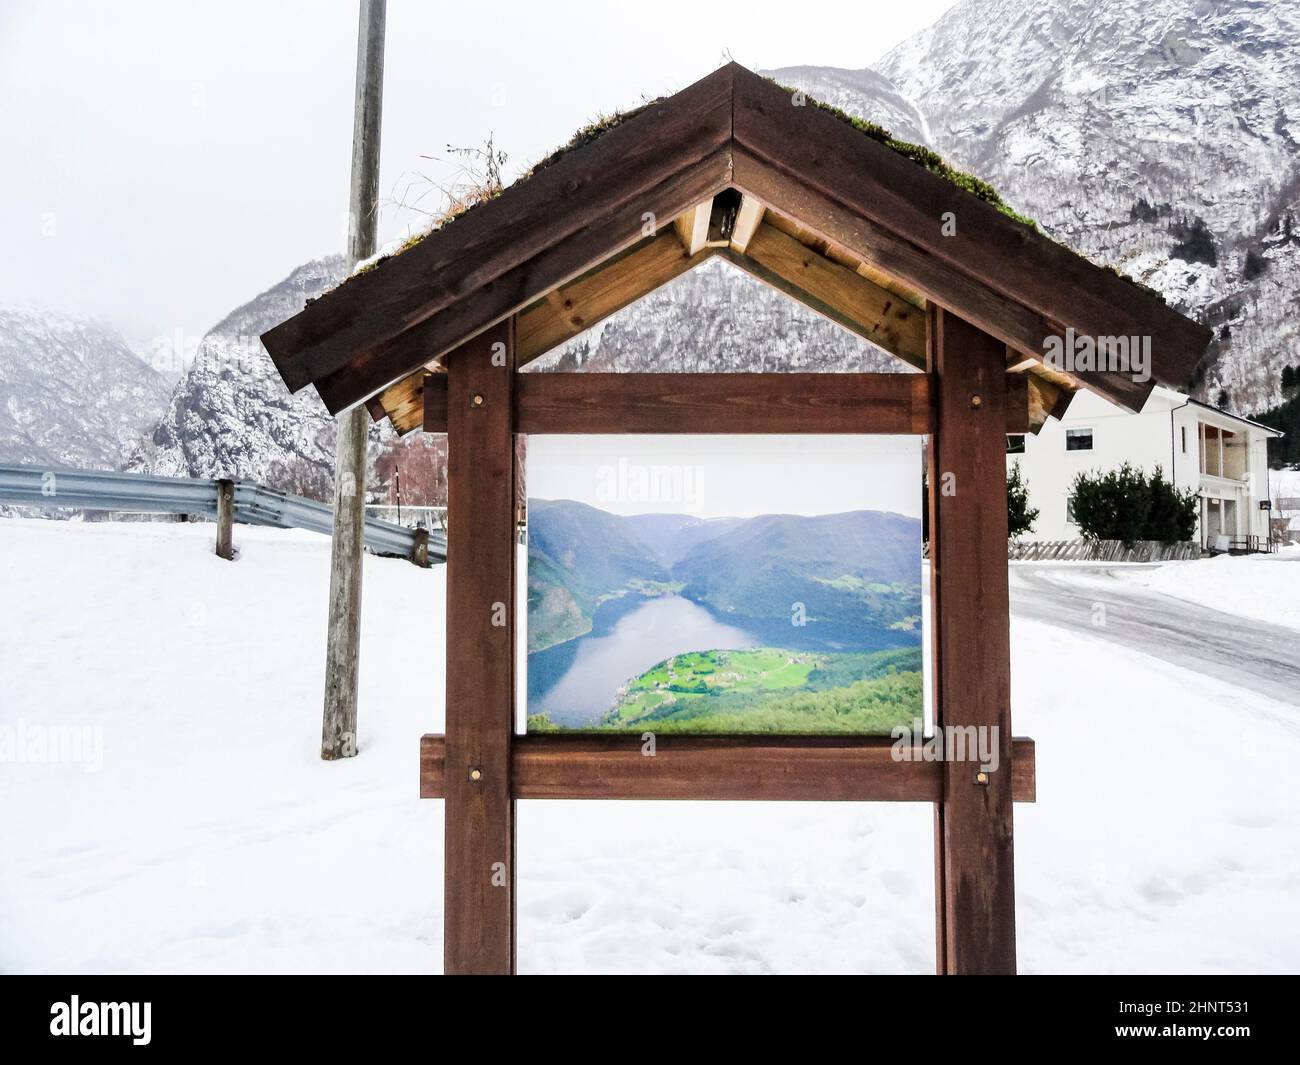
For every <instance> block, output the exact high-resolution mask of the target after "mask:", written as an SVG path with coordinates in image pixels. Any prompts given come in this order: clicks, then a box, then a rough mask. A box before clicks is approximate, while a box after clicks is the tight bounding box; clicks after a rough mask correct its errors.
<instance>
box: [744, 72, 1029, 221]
mask: <svg viewBox="0 0 1300 1065" xmlns="http://www.w3.org/2000/svg"><path fill="white" fill-rule="evenodd" d="M767 80H768V81H770V82H771V83H772V84H773V85H775V86H776V87H777V88H778V89H780V90H781V91H782V92H785V93H789V94H790V95H791V96H794V95H796V94H800V93H801V94H802V96H803V99H804V100H805V101H806V102H807V103H810V104H812V105H813V106H814V107H816V108H817V109H818V110H819V111H825V112H826V113H827V114H828V115H834V116H835V117H836V118H838V119H839V120H840V121H841V122H845V123H847V124H848V125H850V126H852V127H853V128H854V129H856V130H857V131H858V132H859V133H862V134H865V135H866V136H868V137H870V138H871V139H872V140H873V141H876V142H877V143H879V144H883V145H884V146H885V147H886V148H888V149H889V150H890V151H893V152H897V153H898V154H899V155H901V156H903V158H904V159H910V160H911V161H912V162H913V163H916V165H917V166H922V167H924V168H925V169H926V170H928V171H930V173H932V174H935V175H937V176H938V177H941V178H943V179H944V180H945V181H948V182H951V183H952V184H954V185H956V186H957V187H958V188H959V189H963V190H964V191H966V192H969V193H970V194H971V195H972V196H975V197H976V198H978V199H981V200H983V201H984V202H985V203H987V204H989V205H990V206H991V207H996V208H997V209H998V210H999V211H1001V212H1002V213H1003V214H1004V215H1006V216H1007V217H1008V218H1014V219H1015V220H1016V221H1017V222H1020V223H1021V224H1022V225H1026V226H1029V227H1030V228H1031V229H1033V230H1035V231H1037V230H1038V223H1037V222H1035V221H1034V220H1033V219H1032V218H1030V217H1028V216H1027V215H1023V214H1021V213H1020V212H1019V211H1016V210H1014V209H1013V208H1012V207H1011V206H1010V205H1009V204H1008V203H1007V202H1006V200H1004V199H1003V198H1002V197H1001V196H1000V195H999V194H998V190H997V189H995V188H994V187H993V186H992V185H990V184H989V183H988V182H987V181H982V180H980V179H979V178H977V177H976V176H975V175H974V174H967V173H966V172H965V171H963V170H958V169H957V168H956V167H954V166H951V165H950V164H949V163H948V161H947V160H946V159H944V157H943V156H941V155H940V154H939V153H938V152H936V151H933V150H932V149H930V148H927V147H925V145H923V144H912V143H911V142H910V141H904V140H899V139H898V138H897V137H895V136H894V135H893V134H892V133H890V132H889V130H887V129H885V127H884V126H881V125H878V124H877V123H875V122H868V121H867V120H866V119H862V118H857V117H856V116H854V115H851V114H849V113H848V112H847V111H842V110H840V108H838V107H834V106H832V105H831V104H828V103H823V102H822V101H821V100H818V99H816V98H815V97H812V96H809V95H808V94H807V93H806V92H803V91H802V90H801V89H796V88H792V87H791V86H789V85H782V84H781V83H780V82H779V81H776V80H775V79H773V78H768V79H767Z"/></svg>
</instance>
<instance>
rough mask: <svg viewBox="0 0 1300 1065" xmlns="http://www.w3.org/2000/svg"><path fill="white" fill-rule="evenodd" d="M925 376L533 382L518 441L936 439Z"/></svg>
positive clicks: (593, 376) (1016, 401) (441, 428)
mask: <svg viewBox="0 0 1300 1065" xmlns="http://www.w3.org/2000/svg"><path fill="white" fill-rule="evenodd" d="M1007 390H1008V403H1007V424H1006V431H1007V432H1008V433H1023V432H1026V431H1027V429H1028V424H1029V418H1028V406H1029V397H1028V393H1027V386H1026V382H1025V379H1024V376H1023V375H1020V374H1012V375H1009V376H1008V378H1007ZM933 428H934V407H933V403H932V401H931V396H930V379H929V377H927V376H926V375H925V374H887V373H886V374H869V373H865V374H837V373H774V374H757V373H663V374H657V373H645V374H638V373H526V374H519V375H517V378H516V383H515V425H514V431H515V432H516V433H535V434H546V433H551V434H582V433H894V434H903V435H907V434H915V435H920V434H924V433H929V432H932V431H933ZM424 429H425V432H429V433H445V432H446V431H447V382H446V377H445V375H441V374H438V375H434V376H432V377H429V378H426V379H425V383H424Z"/></svg>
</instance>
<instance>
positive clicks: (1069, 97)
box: [772, 0, 1300, 411]
mask: <svg viewBox="0 0 1300 1065" xmlns="http://www.w3.org/2000/svg"><path fill="white" fill-rule="evenodd" d="M1298 35H1300V5H1297V4H1294V3H1288V2H1282V0H965V2H964V3H961V4H958V5H957V6H956V7H955V8H953V9H952V10H951V11H949V12H948V13H947V14H946V15H945V16H944V17H943V18H941V19H940V20H939V21H938V22H936V23H935V24H934V25H933V26H931V27H930V28H928V29H926V30H924V31H922V32H921V33H919V34H917V35H915V36H913V37H912V38H910V39H909V40H907V41H905V42H904V43H903V44H901V45H899V46H898V47H897V48H895V49H894V50H893V51H892V52H890V53H889V54H888V55H887V56H885V57H884V59H883V60H882V61H881V62H880V63H878V64H877V65H876V66H877V70H878V72H879V74H881V75H883V76H884V77H885V78H886V79H887V81H886V82H885V85H884V87H882V86H880V85H877V84H875V83H870V82H868V81H867V79H865V78H863V76H862V72H860V71H859V72H853V71H839V72H834V71H827V70H825V69H824V68H804V67H791V68H787V69H783V70H778V71H774V72H772V73H773V74H774V75H775V76H776V77H777V78H778V79H780V80H781V81H783V82H786V83H790V84H795V85H800V86H802V87H804V88H805V89H806V90H807V91H809V92H811V93H813V94H814V95H816V94H817V89H816V88H814V86H818V87H822V86H835V87H836V95H835V96H833V97H832V98H831V101H830V102H833V103H835V104H836V105H837V106H839V107H841V108H843V109H844V110H845V111H848V112H849V113H852V114H856V115H860V116H861V117H864V118H870V119H874V120H876V121H879V122H881V124H882V125H886V126H888V125H889V123H890V121H891V120H890V119H889V117H888V115H889V112H890V111H891V110H897V108H898V100H899V99H901V100H903V101H904V102H907V103H910V104H911V105H912V107H913V108H914V109H915V112H916V115H917V116H918V117H917V118H912V117H910V116H908V117H907V118H906V122H907V125H904V126H900V127H899V129H898V131H897V132H898V135H900V136H904V137H906V136H908V134H907V132H906V130H908V129H909V128H912V129H920V130H921V131H922V137H921V139H922V140H923V142H924V143H927V144H928V145H929V146H930V147H932V148H934V149H936V150H937V151H939V152H941V153H942V154H943V155H945V156H946V157H947V158H948V159H949V160H950V161H952V162H953V163H954V164H956V165H958V166H961V167H963V168H965V169H969V170H971V171H973V172H974V173H976V174H978V175H979V176H980V177H981V178H984V179H985V180H987V181H989V182H991V183H992V184H994V185H995V186H996V187H997V188H998V189H999V191H1000V192H1001V193H1002V194H1003V196H1004V197H1005V198H1006V199H1007V200H1008V202H1010V203H1011V204H1012V205H1014V206H1015V207H1016V208H1017V209H1018V210H1021V211H1023V212H1025V213H1026V214H1028V215H1030V216H1031V217H1033V218H1035V219H1036V220H1037V221H1038V222H1039V224H1040V226H1041V227H1042V228H1043V229H1044V230H1045V231H1046V232H1047V233H1049V234H1050V235H1051V236H1053V237H1055V238H1056V239H1059V240H1062V241H1064V242H1065V243H1067V244H1069V245H1070V246H1072V247H1074V248H1076V249H1078V250H1079V251H1081V252H1083V253H1084V254H1086V255H1089V256H1091V257H1093V258H1095V259H1097V260H1098V261H1101V262H1105V263H1108V264H1110V265H1113V266H1116V267H1119V268H1120V269H1122V270H1124V271H1125V272H1126V273H1129V274H1131V275H1133V276H1135V277H1138V278H1140V279H1141V280H1143V281H1145V282H1147V283H1148V284H1150V285H1152V286H1153V287H1154V288H1156V289H1158V290H1160V291H1161V292H1162V293H1163V294H1164V295H1165V297H1166V298H1167V299H1168V300H1169V301H1170V303H1172V304H1173V305H1175V306H1177V307H1179V309H1182V310H1184V311H1187V312H1190V313H1191V314H1192V315H1193V316H1195V317H1198V318H1200V319H1201V320H1203V321H1204V322H1206V324H1208V325H1210V326H1212V327H1213V328H1214V329H1215V330H1216V342H1215V344H1214V345H1213V346H1212V349H1211V352H1210V354H1209V357H1208V359H1207V361H1206V364H1205V366H1204V367H1203V373H1202V375H1201V377H1200V380H1199V382H1198V384H1199V388H1200V393H1201V395H1202V396H1203V397H1204V398H1207V399H1209V400H1210V401H1212V402H1226V403H1227V405H1228V406H1230V407H1232V408H1234V409H1237V410H1246V411H1249V410H1253V409H1256V408H1258V407H1261V406H1264V405H1266V404H1269V403H1271V402H1273V401H1275V400H1276V399H1277V398H1278V396H1279V387H1280V386H1279V376H1280V369H1281V366H1282V365H1284V364H1285V363H1286V362H1288V361H1294V358H1293V356H1292V357H1291V358H1290V359H1288V357H1287V356H1289V355H1291V354H1292V352H1293V351H1294V345H1295V343H1296V340H1297V330H1300V326H1298V325H1297V321H1296V320H1297V314H1296V312H1297V310H1298V309H1300V308H1298V307H1297V301H1298V299H1300V297H1298V296H1297V291H1298V290H1300V271H1298V268H1300V258H1298V257H1297V248H1296V244H1297V241H1298V240H1300V234H1298V233H1297V232H1296V223H1297V218H1296V215H1297V214H1298V213H1300V63H1298V62H1297V59H1296V55H1297V53H1296V50H1295V41H1296V40H1297V36H1298ZM837 74H838V78H839V80H838V82H837V80H836V76H837ZM853 81H856V83H857V84H859V85H860V86H861V89H860V90H858V91H856V92H855V91H854V89H853V88H851V84H852V82H853Z"/></svg>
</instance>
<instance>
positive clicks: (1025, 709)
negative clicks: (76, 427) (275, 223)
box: [0, 520, 1300, 972]
mask: <svg viewBox="0 0 1300 1065" xmlns="http://www.w3.org/2000/svg"><path fill="white" fill-rule="evenodd" d="M236 540H237V543H238V544H239V545H240V547H241V552H242V553H241V557H240V559H239V561H237V562H235V563H233V564H232V563H227V562H223V561H221V560H219V559H217V558H216V557H215V556H213V555H212V553H211V526H184V525H179V526H178V525H144V524H130V525H127V524H122V525H106V524H105V525H75V524H69V523H46V522H35V521H22V520H8V521H0V671H2V672H0V676H2V677H3V681H2V686H0V730H3V731H0V749H4V750H7V751H8V752H9V754H8V755H7V757H8V758H9V759H10V760H8V761H5V762H3V763H0V808H3V810H4V811H5V816H4V818H3V819H0V970H4V971H32V970H37V971H105V972H119V971H209V970H215V971H240V972H244V971H255V972H260V971H294V972H297V971H304V972H317V971H373V972H433V971H437V970H438V968H439V966H440V963H441V954H442V944H441V894H442V891H441V882H442V871H441V866H442V829H441V814H442V804H441V803H440V802H435V801H428V800H425V801H421V800H419V799H417V798H416V769H417V741H418V737H419V735H420V734H421V733H423V732H428V731H438V730H440V729H441V728H442V721H443V713H442V675H441V670H442V605H441V604H442V592H443V575H442V571H441V570H439V569H437V568H435V569H432V570H429V571H421V570H419V569H416V568H415V567H413V566H411V565H409V564H407V563H405V562H401V561H396V560H388V559H373V558H368V559H367V562H366V566H367V570H366V585H365V595H364V617H363V633H364V636H363V640H364V643H363V648H362V677H361V686H362V690H361V709H360V720H361V746H362V752H361V755H360V757H358V758H355V759H352V760H349V761H346V762H342V763H334V764H328V765H327V764H323V763H321V762H320V761H319V759H318V756H317V751H318V745H319V727H320V724H319V722H320V698H321V678H320V673H321V666H322V654H323V646H324V613H325V598H326V577H327V567H328V544H327V542H326V541H325V540H324V539H322V538H319V537H314V536H311V535H309V534H299V533H284V532H273V531H269V530H250V529H245V528H242V527H241V528H239V529H237V530H236ZM1274 587H1275V588H1276V587H1277V586H1276V585H1275V586H1274ZM1264 590H1265V591H1267V586H1266V587H1265V589H1264ZM1278 594H1283V593H1278ZM1269 604H1270V605H1261V604H1260V603H1258V602H1256V603H1254V604H1252V606H1253V607H1254V608H1258V609H1260V610H1276V609H1278V607H1277V605H1276V603H1274V602H1273V601H1272V600H1269ZM1013 654H1014V656H1015V657H1014V662H1013V677H1014V681H1013V687H1014V691H1013V698H1014V715H1015V721H1016V731H1017V732H1018V733H1020V734H1024V735H1032V736H1034V738H1035V739H1036V740H1037V741H1038V796H1039V800H1038V803H1037V804H1035V805H1020V806H1018V807H1017V809H1016V847H1017V851H1016V870H1017V898H1018V936H1019V953H1020V964H1021V968H1022V970H1024V971H1029V972H1080V971H1082V972H1099V971H1101V972H1111V971H1125V972H1145V971H1214V972H1219V971H1256V970H1264V971H1292V972H1294V971H1296V970H1300V832H1298V831H1297V828H1298V827H1300V825H1298V824H1297V822H1298V821H1300V815H1297V813H1296V812H1295V805H1294V803H1293V801H1292V795H1291V792H1292V790H1293V789H1292V785H1291V775H1292V771H1293V767H1294V766H1295V764H1296V763H1297V759H1300V730H1297V728H1296V727H1294V726H1291V725H1289V723H1288V722H1286V721H1285V720H1282V721H1281V723H1279V722H1280V719H1279V716H1278V714H1279V708H1278V704H1275V703H1266V702H1265V701H1263V700H1262V699H1261V698H1260V697H1256V696H1249V695H1245V694H1243V693H1242V692H1241V691H1239V690H1236V689H1234V688H1230V687H1228V686H1226V685H1223V684H1221V683H1218V682H1215V681H1210V680H1207V679H1206V678H1204V677H1202V676H1198V675H1195V674H1192V673H1189V672H1185V671H1182V670H1179V669H1177V668H1175V667H1172V666H1167V665H1164V664H1162V663H1159V662H1157V661H1155V660H1153V659H1149V658H1145V657H1143V656H1141V655H1139V654H1137V653H1134V652H1129V651H1125V650H1124V649H1122V648H1121V649H1118V650H1117V649H1116V648H1114V647H1113V646H1111V645H1106V644H1102V643H1100V642H1094V641H1093V640H1092V639H1091V638H1090V637H1087V636H1083V635H1074V634H1070V633H1066V632H1064V631H1062V630H1059V629H1055V628H1050V627H1047V626H1045V625H1041V624H1037V623H1029V622H1021V621H1014V622H1013ZM56 728H63V729H65V730H68V729H76V730H82V729H86V730H89V731H88V732H85V733H82V732H80V731H78V732H77V735H78V736H79V737H81V738H82V739H83V740H84V741H85V742H84V744H83V747H82V749H81V751H80V752H79V753H80V756H81V760H80V761H74V762H57V761H53V762H52V761H45V762H32V761H17V760H13V759H14V749H13V746H12V743H13V741H14V740H16V739H18V738H20V737H21V738H23V739H24V741H25V743H26V744H27V747H26V748H25V749H26V751H27V752H28V753H31V751H33V750H34V749H35V748H34V747H32V746H31V745H32V744H33V743H34V742H35V741H36V738H38V737H42V736H43V737H45V738H47V739H49V738H51V737H56V736H59V735H62V736H64V737H65V738H66V737H67V736H68V735H69V733H68V732H64V733H62V734H59V733H55V732H53V731H50V730H52V729H56ZM42 730H45V731H42ZM6 737H7V738H8V740H9V742H10V746H9V747H8V748H3V743H4V741H5V739H6ZM931 822H932V816H931V811H930V809H929V808H928V807H924V806H917V807H911V806H901V805H898V806H895V805H886V804H878V805H877V804H873V805H864V804H858V805H853V804H829V803H807V804H694V803H681V804H676V803H609V802H605V803H600V802H596V803H576V802H574V803H542V802H530V803H521V804H520V813H519V832H518V835H519V876H520V900H519V963H520V969H521V971H524V972H554V971H561V972H572V971H601V972H638V971H661V972H798V971H816V972H882V971H883V972H905V971H911V972H927V971H931V969H932V966H933V946H932V938H933V931H932V930H933V887H932V883H931V880H932V871H931V868H932V858H933V851H932V840H931V832H932V824H931Z"/></svg>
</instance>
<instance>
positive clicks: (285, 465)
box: [130, 256, 346, 494]
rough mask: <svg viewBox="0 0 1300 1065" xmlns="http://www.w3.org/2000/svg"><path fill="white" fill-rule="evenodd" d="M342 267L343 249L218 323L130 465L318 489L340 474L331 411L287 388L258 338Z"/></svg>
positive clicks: (332, 281)
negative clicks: (335, 454) (335, 453)
mask: <svg viewBox="0 0 1300 1065" xmlns="http://www.w3.org/2000/svg"><path fill="white" fill-rule="evenodd" d="M345 273H346V271H345V269H344V264H343V258H342V257H341V256H337V257H333V258H327V259H318V260H315V261H313V262H310V263H307V264H306V265H304V266H300V267H299V268H298V269H297V270H295V271H294V272H293V273H292V274H290V275H289V276H288V277H287V278H285V279H284V280H283V281H281V282H280V283H279V284H278V285H276V286H274V287H273V288H270V289H268V290H267V291H266V292H263V293H262V294H261V295H260V296H257V297H256V298H254V299H252V300H250V301H249V302H248V303H246V304H244V305H243V306H242V307H240V308H238V309H237V310H235V311H233V312H232V313H230V314H229V315H227V316H226V317H225V318H224V319H223V320H222V321H221V322H219V323H218V324H217V325H216V326H214V327H213V328H212V329H211V330H210V331H209V332H208V334H207V335H206V336H204V338H203V340H202V341H201V342H200V343H199V346H198V351H197V353H196V356H195V358H194V361H193V363H192V364H191V365H190V367H189V368H188V369H187V370H186V372H185V374H184V375H183V376H182V378H181V380H180V382H179V384H177V386H176V391H175V392H174V393H173V395H172V399H171V404H170V406H169V407H168V408H167V410H166V413H165V414H164V415H163V416H162V419H161V421H160V422H158V424H157V427H156V428H155V429H154V431H153V433H152V435H151V436H150V438H149V440H148V441H147V442H146V443H145V444H144V445H143V446H142V447H141V448H140V449H139V451H138V452H137V453H136V454H135V455H134V456H133V457H132V460H131V463H130V466H131V468H132V469H138V470H147V471H148V472H150V473H160V474H166V475H170V476H178V477H235V478H243V479H247V480H254V481H262V482H265V483H268V484H271V485H273V486H275V487H277V488H283V489H288V490H293V491H306V492H308V493H309V494H320V491H319V489H320V486H322V485H327V484H328V483H329V481H330V479H331V478H332V476H333V468H334V441H335V432H336V430H335V423H334V419H333V418H331V417H330V415H329V413H328V412H327V411H326V410H325V407H324V405H323V404H322V403H321V401H320V399H319V397H318V396H317V395H316V393H315V392H314V391H312V390H311V389H304V390H303V391H301V392H299V393H298V394H297V395H290V394H289V390H288V389H287V388H285V386H284V382H283V381H282V380H281V379H280V375H279V374H278V373H277V372H276V369H275V366H274V365H273V364H272V362H271V358H270V356H269V355H267V353H266V350H265V349H264V348H263V347H262V344H261V341H260V340H259V339H258V337H259V336H260V335H261V334H262V333H263V332H265V331H266V330H267V329H269V328H271V326H273V325H276V324H278V323H279V322H282V321H284V319H286V318H288V317H290V316H291V315H293V314H296V313H297V312H298V311H300V310H301V309H302V307H303V305H304V304H305V303H306V302H307V300H309V299H312V298H314V297H316V296H319V295H321V293H323V292H326V291H328V290H329V289H330V288H332V287H333V286H334V285H336V284H338V282H339V281H340V280H341V279H342V278H343V277H344V276H345ZM313 489H316V491H313Z"/></svg>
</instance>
